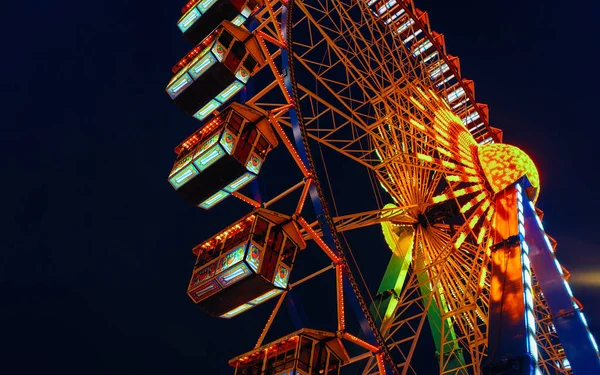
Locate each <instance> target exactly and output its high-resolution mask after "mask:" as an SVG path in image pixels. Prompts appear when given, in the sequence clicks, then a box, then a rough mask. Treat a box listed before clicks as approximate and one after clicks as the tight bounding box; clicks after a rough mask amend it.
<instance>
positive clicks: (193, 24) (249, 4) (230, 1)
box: [177, 0, 262, 45]
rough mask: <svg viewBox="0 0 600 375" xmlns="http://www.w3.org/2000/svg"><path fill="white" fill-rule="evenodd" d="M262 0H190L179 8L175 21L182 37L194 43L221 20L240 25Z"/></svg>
mask: <svg viewBox="0 0 600 375" xmlns="http://www.w3.org/2000/svg"><path fill="white" fill-rule="evenodd" d="M260 6H262V1H256V0H248V1H244V0H192V1H190V2H189V3H187V4H186V6H185V7H184V8H183V9H182V10H181V13H183V16H181V18H180V19H179V21H178V22H177V26H178V27H179V30H181V32H182V33H183V38H184V39H185V40H187V41H188V42H190V43H192V44H193V45H196V44H198V43H200V42H201V41H202V40H203V39H204V38H206V36H207V35H209V34H210V33H211V32H212V31H213V30H214V29H215V28H217V27H218V26H219V24H220V23H221V21H223V20H227V21H231V23H233V24H234V25H236V26H241V25H242V24H243V23H244V22H246V19H247V18H248V16H250V14H251V13H252V12H253V11H254V10H256V8H258V7H260Z"/></svg>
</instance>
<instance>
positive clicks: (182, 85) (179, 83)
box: [167, 73, 193, 99]
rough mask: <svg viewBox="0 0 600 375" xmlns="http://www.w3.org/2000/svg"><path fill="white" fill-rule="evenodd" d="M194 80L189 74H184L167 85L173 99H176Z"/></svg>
mask: <svg viewBox="0 0 600 375" xmlns="http://www.w3.org/2000/svg"><path fill="white" fill-rule="evenodd" d="M192 82H193V80H192V78H191V77H190V75H189V74H187V73H186V74H184V75H182V76H181V77H179V78H178V79H176V80H175V81H174V82H173V83H172V84H170V85H169V86H168V87H167V93H169V96H170V97H171V99H175V98H176V97H177V96H178V95H179V94H181V93H182V92H183V90H185V89H186V88H187V87H188V86H189V85H191V84H192Z"/></svg>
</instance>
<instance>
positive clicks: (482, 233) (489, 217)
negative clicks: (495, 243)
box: [477, 201, 496, 248]
mask: <svg viewBox="0 0 600 375" xmlns="http://www.w3.org/2000/svg"><path fill="white" fill-rule="evenodd" d="M486 203H488V204H489V201H486ZM484 204H485V203H484ZM495 211H496V210H495V209H494V207H493V206H492V207H490V209H489V211H488V213H487V215H485V220H484V221H483V224H482V226H481V229H480V230H479V236H477V244H478V245H480V244H481V243H482V242H483V237H484V236H485V232H486V230H487V229H486V228H487V225H488V223H489V222H490V220H492V216H493V215H494V212H495ZM488 248H489V246H488Z"/></svg>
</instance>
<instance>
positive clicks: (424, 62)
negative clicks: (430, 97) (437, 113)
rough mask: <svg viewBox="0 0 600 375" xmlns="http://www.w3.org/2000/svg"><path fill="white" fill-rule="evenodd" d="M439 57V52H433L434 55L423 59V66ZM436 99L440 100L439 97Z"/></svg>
mask: <svg viewBox="0 0 600 375" xmlns="http://www.w3.org/2000/svg"><path fill="white" fill-rule="evenodd" d="M437 55H438V51H433V53H432V54H431V55H429V56H427V57H426V58H425V59H423V64H426V63H427V61H429V60H431V59H433V58H434V57H436V56H437ZM429 91H431V90H429ZM435 98H436V99H438V97H437V96H435Z"/></svg>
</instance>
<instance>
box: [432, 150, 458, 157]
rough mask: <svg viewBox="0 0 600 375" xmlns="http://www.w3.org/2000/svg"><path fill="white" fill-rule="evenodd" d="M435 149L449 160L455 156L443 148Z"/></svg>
mask: <svg viewBox="0 0 600 375" xmlns="http://www.w3.org/2000/svg"><path fill="white" fill-rule="evenodd" d="M435 149H436V150H437V152H439V153H440V154H442V155H444V156H447V157H449V158H453V157H454V154H452V153H451V152H450V151H448V150H446V149H445V148H443V147H436V148H435Z"/></svg>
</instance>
